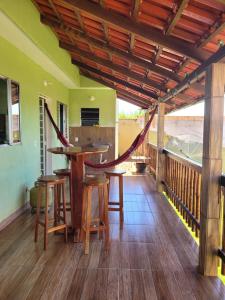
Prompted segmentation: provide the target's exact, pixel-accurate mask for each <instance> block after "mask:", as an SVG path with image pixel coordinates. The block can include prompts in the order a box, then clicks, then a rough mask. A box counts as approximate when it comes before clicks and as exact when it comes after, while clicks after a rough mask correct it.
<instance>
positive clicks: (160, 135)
mask: <svg viewBox="0 0 225 300" xmlns="http://www.w3.org/2000/svg"><path fill="white" fill-rule="evenodd" d="M164 115H165V103H159V108H158V120H157V159H156V189H157V191H158V192H162V191H163V185H162V183H161V182H162V180H163V179H164V168H165V164H164V162H165V157H164V154H163V148H164Z"/></svg>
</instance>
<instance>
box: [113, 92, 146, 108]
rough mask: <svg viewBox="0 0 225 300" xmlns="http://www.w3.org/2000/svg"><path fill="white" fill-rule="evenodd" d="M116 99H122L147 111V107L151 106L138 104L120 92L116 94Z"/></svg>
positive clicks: (138, 102)
mask: <svg viewBox="0 0 225 300" xmlns="http://www.w3.org/2000/svg"><path fill="white" fill-rule="evenodd" d="M117 97H118V98H120V99H122V100H125V101H128V102H130V103H132V104H134V105H137V106H140V107H141V108H144V109H147V108H148V107H149V106H151V105H148V104H146V103H143V102H140V101H138V100H136V99H133V98H132V97H130V96H126V95H125V94H122V93H121V92H119V91H118V93H117Z"/></svg>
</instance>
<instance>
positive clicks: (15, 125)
mask: <svg viewBox="0 0 225 300" xmlns="http://www.w3.org/2000/svg"><path fill="white" fill-rule="evenodd" d="M11 99H12V101H11V106H12V108H11V112H12V142H13V143H18V142H20V103H19V85H18V84H17V83H15V82H13V81H12V82H11Z"/></svg>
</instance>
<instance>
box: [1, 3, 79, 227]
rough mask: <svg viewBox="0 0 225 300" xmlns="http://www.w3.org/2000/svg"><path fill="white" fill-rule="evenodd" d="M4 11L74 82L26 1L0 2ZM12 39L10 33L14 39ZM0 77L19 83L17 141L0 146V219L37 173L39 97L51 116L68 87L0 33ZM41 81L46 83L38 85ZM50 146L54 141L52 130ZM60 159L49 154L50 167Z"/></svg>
mask: <svg viewBox="0 0 225 300" xmlns="http://www.w3.org/2000/svg"><path fill="white" fill-rule="evenodd" d="M2 11H3V12H4V14H7V15H8V16H9V17H10V18H11V19H12V20H13V21H14V22H15V23H16V24H17V25H18V27H19V28H20V29H22V30H23V31H24V32H25V34H27V35H28V36H29V37H30V38H31V39H32V41H33V42H34V43H35V44H36V45H37V46H38V48H40V49H41V50H42V51H43V52H45V53H47V54H48V56H49V57H50V58H51V60H52V61H53V62H55V63H56V64H57V66H59V67H60V68H61V69H62V70H64V71H65V74H66V76H68V77H70V78H71V80H73V81H74V84H75V85H76V86H79V84H80V83H79V73H78V70H77V69H76V68H75V67H74V66H72V64H71V61H70V57H69V55H68V54H67V53H66V52H65V51H64V50H62V49H60V48H59V47H58V42H57V39H56V37H55V35H54V34H53V33H52V32H51V31H50V29H48V28H47V27H45V26H43V25H41V24H40V21H39V13H38V11H37V10H36V8H35V7H34V5H33V4H32V2H31V1H30V0H17V1H15V0H1V1H0V12H2ZM16 38H17V37H16V36H15V39H16ZM0 57H1V63H0V75H3V76H5V77H9V78H11V79H13V80H15V81H17V82H18V83H19V84H20V100H21V136H22V143H21V144H17V145H14V146H5V145H3V146H0V191H1V192H0V222H1V221H2V220H4V219H5V218H6V217H8V216H9V215H10V214H12V213H13V212H14V211H15V210H17V209H18V208H19V207H21V206H22V205H23V204H24V203H25V201H26V188H27V187H28V188H30V187H31V186H32V185H33V183H34V181H35V180H36V179H37V177H38V176H40V147H39V145H40V140H39V130H40V129H39V100H38V99H39V96H40V95H44V96H46V97H48V103H49V107H50V110H51V111H52V112H53V116H54V118H55V119H56V112H57V107H56V101H61V102H63V103H66V104H68V103H69V90H68V88H66V87H65V86H64V85H62V84H61V83H60V82H59V81H57V80H56V79H55V77H53V76H52V75H50V74H49V73H48V72H46V71H44V70H43V69H42V68H41V67H40V66H39V65H37V64H36V63H34V61H33V58H32V53H31V56H30V57H31V58H32V59H31V58H28V56H26V55H25V54H24V53H23V52H21V51H20V50H18V49H17V48H16V47H15V46H13V45H12V44H11V43H9V42H8V41H6V40H5V39H3V38H2V37H1V29H0ZM45 80H47V81H48V82H50V83H51V84H50V85H48V86H47V87H45V86H44V84H43V83H44V81H45ZM52 136H53V142H52V144H53V145H54V146H56V145H58V144H59V143H58V141H57V140H56V135H55V133H54V132H52ZM64 165H65V158H64V157H56V156H53V168H58V167H63V166H64Z"/></svg>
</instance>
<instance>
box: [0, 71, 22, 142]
mask: <svg viewBox="0 0 225 300" xmlns="http://www.w3.org/2000/svg"><path fill="white" fill-rule="evenodd" d="M20 141H21V137H20V99H19V85H18V83H16V82H14V81H11V80H10V79H7V78H1V77H0V145H3V144H13V143H18V142H20Z"/></svg>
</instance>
